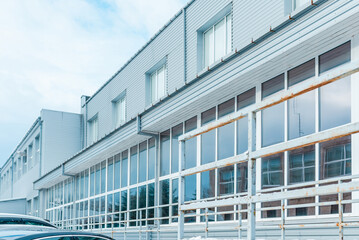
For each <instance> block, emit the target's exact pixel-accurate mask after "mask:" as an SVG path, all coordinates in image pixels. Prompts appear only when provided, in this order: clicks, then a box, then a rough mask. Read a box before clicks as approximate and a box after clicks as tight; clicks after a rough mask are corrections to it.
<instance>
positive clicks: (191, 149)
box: [185, 138, 197, 169]
mask: <svg viewBox="0 0 359 240" xmlns="http://www.w3.org/2000/svg"><path fill="white" fill-rule="evenodd" d="M185 149H186V150H185V151H186V159H185V168H186V169H188V168H193V167H195V166H196V165H197V164H196V162H197V138H191V139H189V140H187V141H186V142H185Z"/></svg>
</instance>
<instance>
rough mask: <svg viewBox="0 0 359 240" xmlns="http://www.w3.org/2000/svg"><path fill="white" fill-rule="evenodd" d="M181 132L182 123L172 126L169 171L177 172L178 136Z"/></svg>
mask: <svg viewBox="0 0 359 240" xmlns="http://www.w3.org/2000/svg"><path fill="white" fill-rule="evenodd" d="M182 133H183V124H182V123H181V124H179V125H177V126H175V127H173V128H172V146H171V147H172V151H171V172H172V173H175V172H178V160H179V159H178V158H179V144H178V137H179V136H180V135H182Z"/></svg>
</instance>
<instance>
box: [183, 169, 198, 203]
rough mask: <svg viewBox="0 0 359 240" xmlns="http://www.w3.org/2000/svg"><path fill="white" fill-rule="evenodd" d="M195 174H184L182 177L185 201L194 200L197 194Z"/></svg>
mask: <svg viewBox="0 0 359 240" xmlns="http://www.w3.org/2000/svg"><path fill="white" fill-rule="evenodd" d="M196 177H197V176H196V174H194V175H190V176H186V177H185V178H184V192H185V197H184V198H185V201H192V200H196V196H197V193H196V192H197V187H196V186H197V178H196Z"/></svg>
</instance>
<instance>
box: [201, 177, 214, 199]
mask: <svg viewBox="0 0 359 240" xmlns="http://www.w3.org/2000/svg"><path fill="white" fill-rule="evenodd" d="M214 181H215V170H211V171H206V172H203V173H201V198H209V197H214V193H215V190H214V187H215V182H214Z"/></svg>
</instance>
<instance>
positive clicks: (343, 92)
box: [320, 77, 351, 130]
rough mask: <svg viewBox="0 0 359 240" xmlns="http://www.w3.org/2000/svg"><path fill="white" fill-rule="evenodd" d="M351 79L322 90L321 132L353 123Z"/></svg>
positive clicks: (339, 81) (334, 83)
mask: <svg viewBox="0 0 359 240" xmlns="http://www.w3.org/2000/svg"><path fill="white" fill-rule="evenodd" d="M350 101H351V94H350V77H347V78H344V79H341V80H338V81H335V82H333V83H330V84H328V85H325V86H323V87H321V88H320V130H326V129H329V128H333V127H337V126H340V125H343V124H346V123H349V122H350V121H351V113H350V111H351V103H350Z"/></svg>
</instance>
